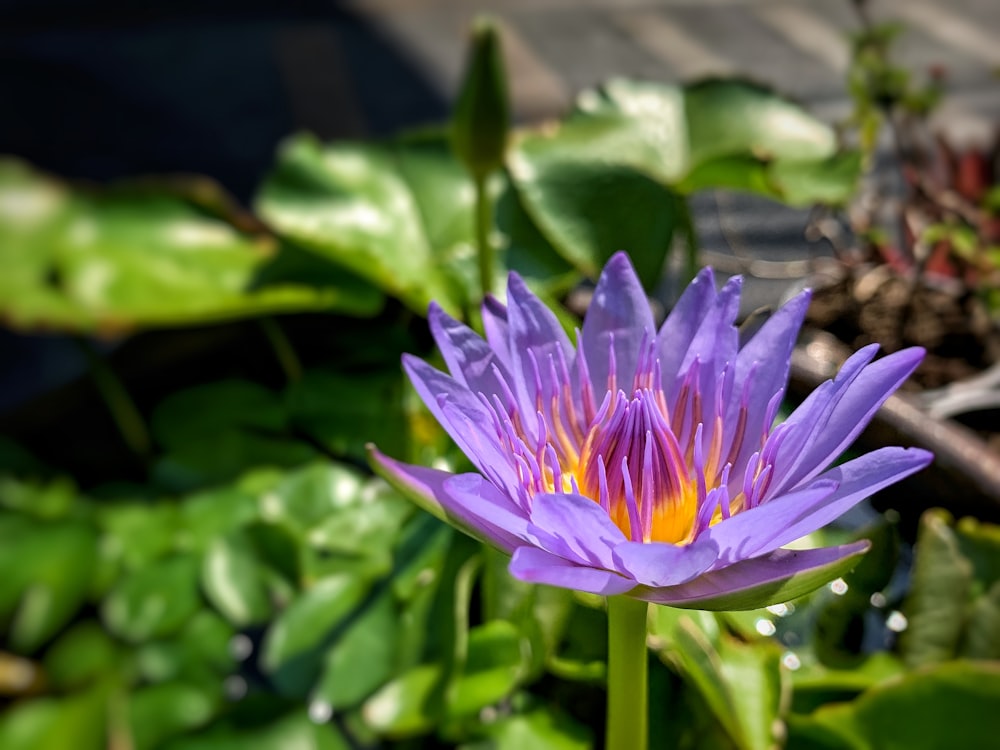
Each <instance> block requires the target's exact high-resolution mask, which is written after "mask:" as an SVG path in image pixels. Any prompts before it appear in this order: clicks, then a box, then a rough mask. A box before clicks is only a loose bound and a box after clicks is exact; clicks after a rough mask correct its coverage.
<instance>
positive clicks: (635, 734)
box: [604, 596, 649, 750]
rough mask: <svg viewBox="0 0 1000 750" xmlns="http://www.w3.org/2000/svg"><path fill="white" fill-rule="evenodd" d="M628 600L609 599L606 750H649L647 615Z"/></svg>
mask: <svg viewBox="0 0 1000 750" xmlns="http://www.w3.org/2000/svg"><path fill="white" fill-rule="evenodd" d="M648 608H649V605H648V604H646V602H642V601H639V600H638V599H630V598H629V597H626V596H609V597H608V724H607V730H606V731H607V734H606V742H605V745H604V746H605V747H606V748H609V749H610V748H629V750H646V748H647V746H648V739H649V738H648V734H649V729H648V727H649V710H648V702H649V698H648V692H649V690H648V682H649V678H648V666H647V663H646V611H647V609H648Z"/></svg>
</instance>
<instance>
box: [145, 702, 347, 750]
mask: <svg viewBox="0 0 1000 750" xmlns="http://www.w3.org/2000/svg"><path fill="white" fill-rule="evenodd" d="M291 748H294V750H300V749H301V750H350V748H351V745H350V744H348V742H347V741H346V740H345V739H344V737H343V736H342V735H341V734H340V732H339V731H338V730H337V729H336V727H334V726H333V725H331V724H317V723H315V722H313V721H312V720H311V719H310V718H309V716H308V715H307V713H306V712H305V711H297V712H294V713H290V714H288V715H286V716H284V717H282V718H280V719H278V720H276V721H271V722H270V723H267V724H263V725H261V726H255V727H252V728H249V729H247V728H241V729H230V728H218V729H211V730H209V731H208V732H205V733H203V734H200V735H198V736H196V737H184V738H180V739H176V740H174V741H172V742H169V743H168V744H167V745H165V746H164V750H290V749H291Z"/></svg>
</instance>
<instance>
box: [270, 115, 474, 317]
mask: <svg viewBox="0 0 1000 750" xmlns="http://www.w3.org/2000/svg"><path fill="white" fill-rule="evenodd" d="M420 156H421V155H418V156H417V158H419V157H420ZM403 158H405V156H404V155H403V154H401V153H397V149H395V148H393V147H391V146H390V147H386V146H378V145H368V144H362V143H340V144H334V145H329V146H323V145H321V144H320V143H319V142H318V141H316V140H315V139H314V138H312V137H310V136H305V135H300V136H296V137H294V138H292V139H290V140H288V141H286V142H285V144H284V145H283V146H282V148H281V150H280V152H279V154H278V163H277V165H276V167H275V169H274V171H273V172H272V174H271V175H270V176H269V177H268V178H267V179H266V180H265V182H264V184H263V185H262V187H261V190H260V193H259V194H258V196H257V199H256V208H257V211H258V212H259V213H260V215H261V216H262V217H263V218H264V220H265V221H267V222H268V223H269V224H270V225H271V226H272V227H274V228H275V229H276V230H277V231H278V232H279V233H280V234H281V235H283V236H286V237H288V238H289V239H291V240H292V241H294V242H295V243H297V244H299V245H301V246H302V247H305V248H308V249H309V250H311V251H313V252H315V253H319V254H321V255H323V256H324V257H326V258H328V259H330V260H331V261H334V262H336V263H339V264H342V265H343V266H344V267H346V268H349V269H351V270H352V271H353V272H355V273H357V274H358V275H359V276H362V277H363V278H366V279H368V280H369V281H371V282H372V283H374V284H375V285H376V286H378V287H379V288H381V289H383V290H384V291H386V292H388V293H390V294H392V295H394V296H397V297H399V298H400V299H401V300H403V301H404V302H405V303H406V304H407V305H408V306H410V307H411V308H412V309H413V310H415V311H416V312H419V313H420V314H423V313H424V312H425V311H426V310H427V305H428V303H429V302H430V301H431V300H432V299H436V300H439V301H441V302H442V304H444V305H445V307H447V308H449V309H450V310H452V311H453V312H457V311H458V310H460V309H461V308H462V306H463V304H462V303H463V302H464V301H465V300H463V299H461V298H460V297H459V296H458V295H457V294H456V292H455V291H453V290H452V289H451V288H450V285H449V282H448V280H447V278H446V275H445V272H443V271H442V270H441V268H442V265H443V264H445V263H446V262H447V256H448V255H450V254H453V253H454V252H456V250H459V248H456V247H454V246H448V245H447V244H446V245H437V246H436V245H435V244H434V242H433V240H434V239H436V238H434V237H432V236H431V234H430V231H429V228H428V226H427V225H426V223H425V218H424V217H425V216H427V215H429V214H428V213H427V212H424V211H423V210H422V209H423V205H422V203H424V202H426V203H428V204H430V205H431V206H432V207H433V209H439V208H440V209H441V210H442V211H443V212H444V213H446V214H448V215H453V214H455V213H456V212H457V211H461V210H462V209H463V208H465V207H469V209H468V212H469V215H470V217H471V205H472V204H471V194H470V195H469V196H468V197H465V196H463V190H467V189H468V180H467V178H465V176H464V174H462V173H461V167H460V166H459V165H458V163H457V162H455V161H454V159H453V158H451V157H450V156H449V155H447V154H444V153H442V154H440V155H439V156H438V157H437V158H434V157H432V156H431V157H428V158H427V160H426V163H425V164H420V165H414V166H415V168H417V169H421V168H422V169H435V170H437V169H443V170H445V171H447V170H448V168H449V166H450V167H451V174H450V175H447V176H446V175H445V174H440V175H438V177H439V179H438V182H437V187H438V189H439V190H438V192H436V193H434V194H432V195H425V196H421V195H418V194H416V193H415V192H414V190H413V189H412V188H411V186H410V184H409V182H408V180H407V178H406V176H404V174H403V173H402V171H401V169H400V166H399V163H398V161H399V160H401V159H403ZM449 162H450V163H449ZM448 177H450V178H451V179H448ZM470 193H471V191H470ZM470 236H471V235H470ZM460 251H461V252H464V253H467V254H470V255H471V252H472V250H471V244H470V246H469V247H468V248H466V249H462V250H460Z"/></svg>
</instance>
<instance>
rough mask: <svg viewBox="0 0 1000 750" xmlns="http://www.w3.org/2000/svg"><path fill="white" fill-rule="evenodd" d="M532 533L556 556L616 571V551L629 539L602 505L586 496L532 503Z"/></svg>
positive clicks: (557, 496)
mask: <svg viewBox="0 0 1000 750" xmlns="http://www.w3.org/2000/svg"><path fill="white" fill-rule="evenodd" d="M532 503H533V504H532V507H531V524H530V525H529V526H528V532H529V533H530V534H531V536H532V538H533V539H534V540H535V541H536V543H537V544H538V545H539V546H541V547H543V548H544V549H546V550H548V551H549V552H551V553H552V554H554V555H558V556H560V557H563V558H566V559H567V560H572V561H574V562H577V563H580V564H582V565H594V566H597V567H600V568H606V569H608V570H615V569H616V565H615V559H614V556H613V554H612V553H613V551H614V549H615V547H617V546H618V545H619V544H621V543H623V542H624V541H625V535H624V534H622V531H621V529H619V528H618V527H617V526H615V524H614V523H613V522H612V520H611V519H610V518H608V514H607V513H606V512H605V511H604V510H603V509H602V508H601V506H600V505H598V504H597V503H595V502H594V501H593V500H591V499H589V498H586V497H583V496H582V495H573V494H569V495H562V494H544V495H536V496H535V497H534V499H533V501H532Z"/></svg>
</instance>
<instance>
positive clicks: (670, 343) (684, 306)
mask: <svg viewBox="0 0 1000 750" xmlns="http://www.w3.org/2000/svg"><path fill="white" fill-rule="evenodd" d="M715 297H716V291H715V276H714V275H713V273H712V269H711V268H708V267H706V268H703V269H701V271H699V272H698V275H697V276H695V278H694V281H692V282H691V283H690V284H689V285H688V287H687V289H685V290H684V293H683V294H682V295H681V298H680V299H679V300H677V304H676V305H674V307H673V309H672V310H671V311H670V315H668V316H667V319H666V320H665V321H664V322H663V325H662V326H660V331H659V333H658V334H657V336H656V351H657V353H658V354H659V357H660V368H661V372H662V373H663V383H664V388H665V389H668V390H669V384H670V383H672V382H673V381H674V380H675V379H676V378H677V374H678V373H679V372H680V369H681V362H682V361H683V360H684V355H685V354H687V350H688V348H689V347H690V346H691V341H692V340H693V339H694V335H695V333H697V332H698V326H700V325H701V321H702V320H703V319H704V318H705V315H707V314H708V311H709V310H711V309H712V307H713V305H714V303H715Z"/></svg>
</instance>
